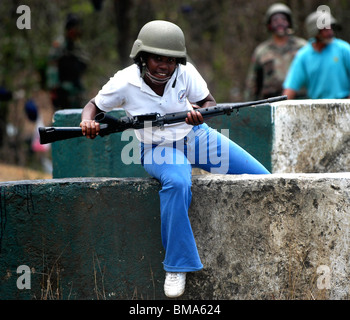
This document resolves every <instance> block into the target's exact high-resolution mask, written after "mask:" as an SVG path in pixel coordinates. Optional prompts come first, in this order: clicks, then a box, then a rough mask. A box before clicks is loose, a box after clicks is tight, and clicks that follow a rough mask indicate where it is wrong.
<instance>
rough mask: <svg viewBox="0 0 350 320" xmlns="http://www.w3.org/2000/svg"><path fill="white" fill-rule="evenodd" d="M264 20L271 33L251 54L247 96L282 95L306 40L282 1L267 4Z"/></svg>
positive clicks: (260, 97) (254, 98) (248, 97)
mask: <svg viewBox="0 0 350 320" xmlns="http://www.w3.org/2000/svg"><path fill="white" fill-rule="evenodd" d="M265 23H266V26H267V29H268V31H269V32H270V33H271V37H270V39H268V40H266V41H264V42H263V43H261V44H260V45H258V46H257V47H256V49H255V50H254V53H253V55H252V59H251V64H250V66H249V70H248V75H247V79H246V88H245V92H244V98H245V99H246V100H258V99H266V98H270V97H273V96H280V95H281V94H282V91H283V87H282V84H283V81H284V79H285V77H286V75H287V72H288V68H289V66H290V64H291V62H292V60H293V58H294V56H295V54H296V53H297V51H298V50H299V49H300V48H301V47H303V46H304V45H305V44H306V43H307V42H306V40H304V39H302V38H299V37H297V36H295V35H293V17H292V11H291V9H290V8H289V7H287V6H286V5H284V4H282V3H275V4H273V5H272V6H270V7H269V8H268V10H267V11H266V15H265ZM300 95H302V92H301V93H300Z"/></svg>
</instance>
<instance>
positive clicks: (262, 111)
mask: <svg viewBox="0 0 350 320" xmlns="http://www.w3.org/2000/svg"><path fill="white" fill-rule="evenodd" d="M271 108H272V107H271V106H270V105H262V106H259V107H256V108H252V107H250V108H242V109H240V110H239V113H238V114H236V112H233V113H232V115H230V116H226V115H224V116H217V117H213V118H212V119H210V120H208V121H207V123H208V125H210V126H211V127H213V128H214V129H217V130H218V131H219V132H222V133H224V132H223V129H228V134H229V137H230V138H231V139H232V140H233V141H234V142H236V143H237V144H238V145H240V146H241V147H243V148H244V149H245V150H247V151H248V152H249V153H250V154H252V155H253V156H254V157H255V158H256V159H257V160H259V161H260V162H261V163H262V164H263V165H264V166H265V167H266V168H267V169H268V170H270V171H271V150H272V139H273V124H272V118H271V114H272V112H271ZM111 115H112V116H114V117H122V116H125V112H124V111H123V110H113V111H112V112H111ZM80 117H81V109H74V110H62V111H58V112H56V113H55V115H54V126H56V127H69V126H79V123H80ZM224 134H226V135H227V132H225V133H224ZM124 148H125V149H124ZM122 151H124V156H125V154H126V155H127V158H128V160H130V159H131V160H132V162H131V163H126V161H125V159H124V160H123V158H122ZM125 152H126V153H125ZM52 158H53V177H54V178H69V177H149V175H148V174H147V173H146V171H145V170H144V168H143V167H142V165H141V164H140V160H139V159H140V154H139V150H138V141H137V139H136V137H135V135H134V133H133V130H127V132H123V133H116V134H111V135H109V136H105V137H103V138H101V137H97V138H96V139H94V140H90V139H86V138H85V137H81V138H74V139H69V140H64V141H57V142H54V143H53V144H52Z"/></svg>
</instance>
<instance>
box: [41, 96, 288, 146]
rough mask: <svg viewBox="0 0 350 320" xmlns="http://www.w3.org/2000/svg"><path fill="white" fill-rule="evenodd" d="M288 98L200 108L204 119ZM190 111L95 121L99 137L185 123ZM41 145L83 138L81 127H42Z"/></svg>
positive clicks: (104, 115) (103, 117) (100, 117)
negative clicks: (129, 130) (148, 126)
mask: <svg viewBox="0 0 350 320" xmlns="http://www.w3.org/2000/svg"><path fill="white" fill-rule="evenodd" d="M286 99H287V96H278V97H272V98H268V99H263V100H257V101H249V102H241V103H233V104H222V105H220V106H218V105H217V106H213V107H208V108H199V109H196V111H199V112H200V113H201V114H202V116H203V118H204V119H207V118H210V117H213V116H218V115H223V114H227V115H230V114H231V112H232V111H233V110H238V109H240V108H245V107H249V106H255V105H261V104H270V103H273V102H277V101H282V100H286ZM187 113H188V111H183V112H175V113H167V114H165V115H163V116H161V115H159V114H157V113H150V114H144V115H139V116H134V117H121V118H119V119H117V118H114V117H112V116H111V115H109V114H107V113H104V112H102V113H99V114H97V115H96V117H95V121H97V122H99V123H100V132H99V136H101V137H103V136H105V135H108V134H111V133H116V132H121V131H124V130H127V129H142V128H144V125H145V122H150V123H151V124H152V126H154V127H155V126H158V127H163V126H164V125H165V124H173V123H178V122H184V121H185V119H186V117H187ZM39 136H40V143H41V144H47V143H52V142H55V141H60V140H66V139H71V138H77V137H82V136H83V133H82V130H81V128H80V127H40V128H39Z"/></svg>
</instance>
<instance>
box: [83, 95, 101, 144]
mask: <svg viewBox="0 0 350 320" xmlns="http://www.w3.org/2000/svg"><path fill="white" fill-rule="evenodd" d="M100 112H103V111H101V110H100V109H99V108H98V107H97V105H96V104H95V100H94V99H92V100H90V101H89V102H88V103H87V104H86V106H85V107H84V109H83V111H82V113H81V122H80V127H81V130H82V132H83V135H84V136H86V137H87V138H88V139H94V138H95V137H96V136H97V135H98V133H99V132H100V124H99V123H98V122H96V121H95V120H94V119H95V116H96V115H97V114H98V113H100Z"/></svg>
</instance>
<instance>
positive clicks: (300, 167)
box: [271, 99, 350, 173]
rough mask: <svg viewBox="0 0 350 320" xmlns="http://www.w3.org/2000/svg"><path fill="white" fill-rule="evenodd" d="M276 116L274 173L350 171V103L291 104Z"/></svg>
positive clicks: (276, 109)
mask: <svg viewBox="0 0 350 320" xmlns="http://www.w3.org/2000/svg"><path fill="white" fill-rule="evenodd" d="M272 114H273V116H272V119H273V131H274V132H273V139H272V141H273V142H272V153H271V155H272V157H271V162H272V172H274V173H293V172H303V173H324V172H349V171H350V156H349V151H350V100H348V99H344V100H334V99H332V100H327V99H324V100H287V101H283V102H278V103H276V104H274V109H273V110H272Z"/></svg>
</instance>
